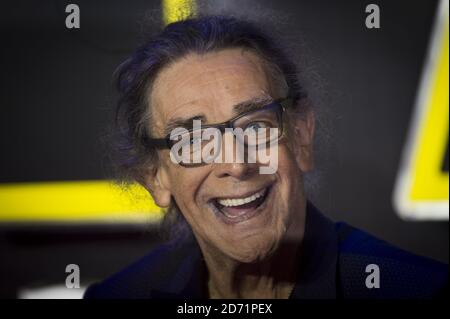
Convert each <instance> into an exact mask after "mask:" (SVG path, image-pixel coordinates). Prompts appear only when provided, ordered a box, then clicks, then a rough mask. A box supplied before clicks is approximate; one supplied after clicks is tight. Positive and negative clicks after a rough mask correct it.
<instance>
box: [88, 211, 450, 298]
mask: <svg viewBox="0 0 450 319" xmlns="http://www.w3.org/2000/svg"><path fill="white" fill-rule="evenodd" d="M299 264H300V266H299V267H300V268H299V275H298V280H297V282H296V285H295V287H294V290H293V291H292V293H291V295H290V298H292V299H344V298H383V299H386V298H436V297H440V296H445V295H446V294H447V284H448V265H445V264H443V263H440V262H437V261H433V260H431V259H428V258H424V257H419V256H416V255H413V254H410V253H408V252H405V251H403V250H400V249H397V248H395V247H393V246H391V245H389V244H387V243H386V242H384V241H381V240H379V239H377V238H375V237H373V236H371V235H369V234H367V233H365V232H363V231H361V230H358V229H355V228H353V227H351V226H349V225H347V224H345V223H334V222H332V221H331V220H329V219H328V218H326V217H325V216H323V215H322V214H321V213H320V212H319V211H318V210H317V209H316V208H315V207H314V206H313V205H312V204H311V203H308V205H307V213H306V225H305V236H304V241H303V244H302V253H301V259H300V263H299ZM371 264H375V265H377V266H378V269H379V275H380V276H379V278H380V280H379V288H368V287H367V285H366V278H367V277H368V276H369V275H371V271H370V272H366V267H367V266H368V265H371ZM372 271H373V270H372ZM205 274H206V266H205V264H204V262H203V259H202V255H201V251H200V249H199V247H198V245H197V243H196V241H195V239H194V237H193V236H190V237H189V239H186V240H183V241H175V242H169V243H166V244H162V245H160V246H158V247H157V248H156V249H155V250H153V251H151V252H150V253H149V254H148V255H147V256H145V257H144V258H142V259H141V260H139V261H138V262H136V263H134V264H133V265H131V266H129V267H127V268H126V269H124V270H122V271H121V272H119V273H117V274H115V275H113V276H112V277H110V278H108V279H106V280H104V281H103V282H101V283H97V284H94V285H91V286H90V287H89V288H88V289H87V291H86V293H85V298H100V299H105V298H106V299H110V298H112V299H122V298H123V299H125V298H126V299H129V298H133V299H135V298H137V299H146V298H183V299H191V298H195V299H197V298H203V297H205V296H206V294H205V291H206V290H205V288H206V287H205V283H206V280H205Z"/></svg>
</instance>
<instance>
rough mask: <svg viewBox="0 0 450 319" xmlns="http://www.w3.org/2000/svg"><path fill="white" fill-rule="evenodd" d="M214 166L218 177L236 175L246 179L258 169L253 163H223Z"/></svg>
mask: <svg viewBox="0 0 450 319" xmlns="http://www.w3.org/2000/svg"><path fill="white" fill-rule="evenodd" d="M214 166H215V167H214V174H215V175H216V177H218V178H224V177H234V178H236V179H239V180H244V179H247V178H249V177H250V176H252V175H253V174H254V173H255V172H257V171H258V170H257V167H256V165H255V164H251V163H221V164H215V165H214Z"/></svg>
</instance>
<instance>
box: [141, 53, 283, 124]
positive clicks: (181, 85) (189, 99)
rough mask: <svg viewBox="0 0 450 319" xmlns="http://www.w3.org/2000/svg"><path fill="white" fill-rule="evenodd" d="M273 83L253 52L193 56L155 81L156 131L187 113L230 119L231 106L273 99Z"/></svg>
mask: <svg viewBox="0 0 450 319" xmlns="http://www.w3.org/2000/svg"><path fill="white" fill-rule="evenodd" d="M273 82H274V81H273V80H272V77H271V76H270V75H269V74H268V72H267V67H266V64H265V63H264V61H263V59H262V58H260V57H259V56H258V55H257V54H256V53H253V52H252V51H248V50H243V49H227V50H221V51H218V52H212V53H207V54H204V55H199V54H190V55H188V56H186V57H184V58H182V59H180V60H179V61H177V62H175V63H173V64H172V65H170V66H168V67H166V68H165V69H164V70H162V71H161V72H160V74H159V75H158V76H157V77H156V79H155V81H154V84H153V89H152V94H151V96H150V97H149V101H148V102H149V105H151V107H152V114H153V116H152V117H153V123H152V126H153V131H162V130H163V129H164V125H165V123H166V122H167V120H168V119H169V118H170V117H183V116H187V115H188V114H187V113H191V114H195V113H203V114H204V113H210V115H211V116H216V115H217V116H219V115H218V114H219V113H222V115H227V116H229V115H231V114H229V110H231V106H232V105H235V104H238V103H240V102H242V101H243V100H246V99H250V98H255V97H258V96H272V95H273V94H274V93H275V91H276V88H275V87H274V83H273ZM206 106H207V107H206ZM213 113H215V114H213Z"/></svg>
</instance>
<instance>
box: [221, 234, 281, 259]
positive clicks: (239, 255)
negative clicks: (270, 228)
mask: <svg viewBox="0 0 450 319" xmlns="http://www.w3.org/2000/svg"><path fill="white" fill-rule="evenodd" d="M279 242H280V241H279V240H277V239H276V238H273V237H271V238H264V239H261V238H255V240H251V241H249V242H245V243H243V242H240V243H239V244H238V245H239V249H236V248H237V246H236V245H234V247H232V248H231V249H227V251H224V253H225V254H226V255H228V256H230V257H231V258H232V259H234V260H236V261H239V262H241V263H256V262H260V261H263V260H265V259H267V258H269V257H270V256H272V255H273V253H274V252H275V251H276V249H277V247H278V246H279Z"/></svg>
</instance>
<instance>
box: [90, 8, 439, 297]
mask: <svg viewBox="0 0 450 319" xmlns="http://www.w3.org/2000/svg"><path fill="white" fill-rule="evenodd" d="M118 88H119V92H120V94H121V95H120V103H119V108H118V113H117V115H118V124H119V128H118V131H119V132H120V133H121V134H122V137H123V140H122V144H121V145H120V146H119V150H120V151H121V155H122V156H121V157H120V160H121V162H120V167H121V168H122V169H123V172H124V176H126V177H128V178H131V179H133V180H135V181H137V182H139V183H140V184H142V185H143V186H144V187H145V188H146V189H148V191H149V192H150V194H151V195H152V197H153V199H154V200H155V202H156V204H157V205H158V206H160V207H164V208H167V209H168V212H167V216H166V221H169V224H170V225H171V227H172V235H173V238H172V240H170V241H168V242H167V243H165V244H163V245H161V246H159V247H158V248H156V249H155V250H154V251H152V252H150V253H149V254H148V255H147V256H146V257H144V258H143V259H142V260H140V261H138V262H137V263H135V264H134V265H132V266H130V267H128V268H126V269H125V270H123V271H121V272H119V273H118V274H116V275H114V276H112V277H111V278H109V279H107V280H105V281H104V282H102V283H99V284H94V285H92V286H91V287H89V289H88V290H87V292H86V297H87V298H285V299H286V298H361V297H363V298H364V297H367V298H407V297H412V298H430V297H435V296H438V295H440V294H442V293H443V292H444V291H445V289H446V288H445V287H446V283H447V278H448V272H447V267H446V266H445V265H443V264H440V263H438V262H434V261H432V260H428V259H425V258H421V257H418V256H414V255H411V254H408V253H406V252H404V251H401V250H399V249H396V248H393V247H392V246H389V245H388V244H386V243H384V242H382V241H380V240H378V239H375V238H374V237H372V236H370V235H368V234H366V233H364V232H362V231H360V230H357V229H355V228H352V227H351V226H348V225H346V224H344V223H334V222H332V221H330V220H329V219H327V218H326V217H324V216H323V215H322V214H321V213H320V212H319V211H318V210H317V209H316V208H315V207H314V206H313V204H312V203H311V202H309V201H308V200H307V198H306V195H305V190H304V174H305V173H306V172H308V171H310V170H312V169H313V136H314V112H313V108H312V103H311V102H310V101H309V100H308V97H307V95H306V93H305V92H304V89H303V86H302V84H301V83H300V82H299V79H298V77H297V70H296V66H295V64H294V63H293V62H292V61H291V60H290V59H289V57H288V56H287V55H286V54H285V53H284V51H283V50H282V48H280V46H279V45H278V44H277V43H276V42H275V41H274V40H273V39H272V38H271V37H270V36H268V35H267V33H266V32H264V31H262V30H261V29H260V28H259V27H257V26H256V25H254V24H252V23H250V22H247V21H242V20H239V19H235V18H231V17H223V16H205V17H199V18H193V19H187V20H184V21H180V22H176V23H173V24H170V25H168V26H167V27H166V28H165V29H164V30H163V32H162V33H161V34H159V35H158V36H156V37H154V38H153V39H151V40H150V41H148V42H147V43H145V44H144V45H143V46H142V47H140V48H139V49H138V50H137V51H136V52H135V53H134V54H133V55H132V56H131V57H130V58H129V59H128V60H127V61H126V62H125V63H124V64H122V65H121V67H120V69H119V71H118ZM195 121H197V123H194V122H195ZM198 124H200V126H198ZM226 128H229V129H241V130H242V132H244V133H246V134H247V136H244V137H243V138H242V136H241V137H240V138H239V136H237V135H236V134H234V133H235V132H234V131H229V130H228V131H227V130H226ZM211 129H213V133H220V134H219V135H220V136H219V137H221V138H219V139H216V140H215V143H214V145H216V146H217V145H219V146H221V148H219V150H218V152H216V154H215V156H214V160H213V161H211V160H210V161H207V160H206V159H205V157H204V156H201V157H200V156H198V157H197V161H192V159H193V158H194V157H195V154H194V153H196V152H197V154H198V155H205V149H206V148H207V147H209V146H210V144H211V143H212V142H211V141H212V140H214V139H213V138H211V136H210V137H209V138H208V137H205V136H204V134H205V133H207V131H208V130H211ZM264 129H274V130H273V132H274V133H273V132H272V131H270V133H267V132H266V133H264V132H265V131H264ZM176 130H178V132H179V136H178V135H177V134H174V132H175V131H176ZM180 132H181V133H180ZM260 132H263V135H261V134H260ZM272 133H273V134H272ZM252 134H253V135H252ZM177 136H178V137H177ZM251 137H256V140H255V139H253V140H252V139H251ZM260 139H261V141H262V142H261V141H260ZM217 141H219V143H216V142H217ZM179 142H181V144H178V143H179ZM236 144H241V145H244V153H245V154H238V153H239V152H237V151H236V153H235V154H233V155H232V156H231V160H224V158H225V157H226V154H228V152H229V150H230V149H231V150H233V149H234V148H233V147H231V148H226V147H225V146H226V145H228V146H230V145H232V146H235V145H236ZM176 145H178V146H182V147H184V150H185V151H186V152H184V153H183V152H179V150H180V148H179V149H178V151H176V150H175V151H174V147H175V146H176ZM257 147H260V148H262V149H263V150H264V151H266V152H269V153H271V154H276V160H275V161H267V160H266V161H263V160H261V158H260V156H259V155H256V157H255V154H253V157H254V158H256V160H255V161H250V160H249V158H250V157H251V156H250V155H248V154H249V153H251V152H252V150H253V149H255V148H257ZM236 149H237V148H236ZM225 150H227V151H225ZM210 152H211V150H210V149H208V150H207V151H206V153H207V155H209V154H210ZM240 152H241V153H242V149H241V151H240ZM258 154H259V153H258ZM177 156H179V157H177ZM174 159H177V160H174ZM199 159H200V160H199ZM217 159H219V160H217ZM229 159H230V158H229ZM239 159H244V160H239ZM263 167H266V168H267V167H271V168H273V169H272V170H269V173H267V172H266V173H263V171H262V170H261V168H263Z"/></svg>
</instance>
